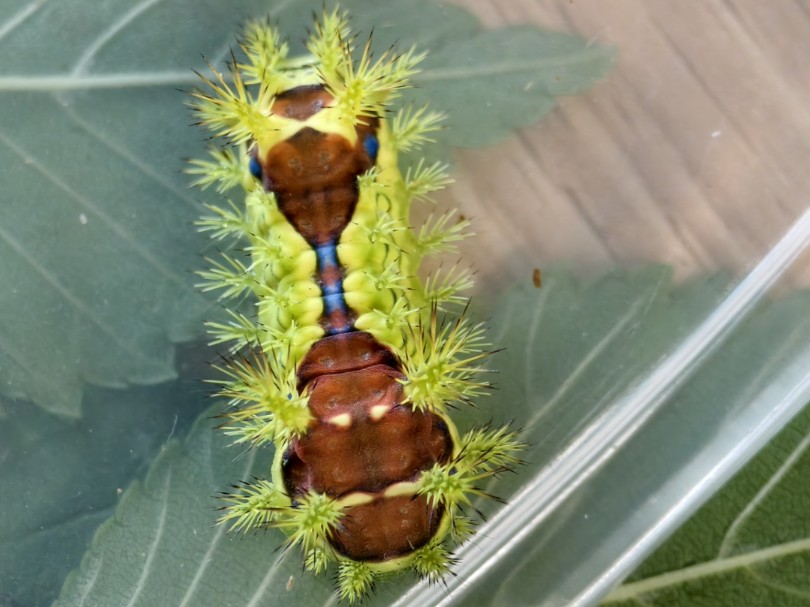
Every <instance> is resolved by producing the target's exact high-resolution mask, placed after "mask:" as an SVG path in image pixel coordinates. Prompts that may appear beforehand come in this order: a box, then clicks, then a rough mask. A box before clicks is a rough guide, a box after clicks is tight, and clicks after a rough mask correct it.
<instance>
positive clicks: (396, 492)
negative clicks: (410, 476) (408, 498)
mask: <svg viewBox="0 0 810 607" xmlns="http://www.w3.org/2000/svg"><path fill="white" fill-rule="evenodd" d="M418 491H419V483H414V482H411V481H403V482H401V483H394V484H393V485H388V487H387V488H386V489H385V491H383V497H399V496H401V495H416V493H417V492H418Z"/></svg>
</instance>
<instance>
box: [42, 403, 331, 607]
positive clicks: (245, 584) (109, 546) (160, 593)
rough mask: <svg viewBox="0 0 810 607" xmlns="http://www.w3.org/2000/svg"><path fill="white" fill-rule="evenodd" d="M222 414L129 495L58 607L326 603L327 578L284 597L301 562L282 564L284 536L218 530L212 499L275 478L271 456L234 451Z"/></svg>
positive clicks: (171, 451) (175, 447) (206, 421)
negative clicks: (257, 479)
mask: <svg viewBox="0 0 810 607" xmlns="http://www.w3.org/2000/svg"><path fill="white" fill-rule="evenodd" d="M218 412H219V407H214V408H213V409H212V410H211V411H208V412H207V413H206V414H204V415H203V416H201V418H200V420H199V421H198V423H197V424H196V426H195V427H194V429H193V430H192V432H191V434H190V435H189V437H188V438H187V440H185V441H184V442H179V441H175V442H173V443H171V444H170V445H169V446H168V448H166V449H165V450H164V451H163V453H161V455H160V457H158V458H157V460H156V461H155V462H154V464H153V465H152V468H151V470H150V471H149V474H148V475H147V477H146V480H145V481H144V482H143V483H136V484H135V485H133V486H132V487H130V488H129V489H128V490H127V492H126V494H125V495H124V497H123V499H122V501H121V504H120V505H119V507H118V510H117V512H116V514H115V516H114V517H113V518H112V519H110V520H108V521H107V522H106V523H105V524H104V525H103V526H102V527H101V528H100V529H99V532H98V534H97V535H96V538H95V539H94V541H93V546H92V547H91V549H90V551H89V552H88V553H87V555H86V556H85V558H84V559H83V561H82V564H81V568H80V569H79V570H78V571H76V572H74V573H73V574H72V575H71V576H70V577H69V578H68V579H67V582H66V583H65V586H64V588H63V589H62V593H61V595H60V597H59V600H58V601H57V602H56V603H55V605H56V606H59V607H69V606H74V605H80V604H84V605H110V606H112V605H124V604H129V605H177V606H180V605H222V606H227V605H234V606H236V605H251V604H252V605H265V604H271V600H272V597H279V596H280V597H285V598H284V604H286V605H299V604H300V605H305V604H314V603H313V602H307V601H316V600H317V601H321V600H324V599H325V598H327V597H328V595H329V593H330V592H331V588H330V587H329V581H328V579H323V578H320V579H318V580H315V579H305V580H299V582H298V583H296V584H295V590H296V592H295V593H292V594H287V593H286V592H285V587H286V585H287V583H288V580H289V579H290V578H291V577H292V578H293V579H296V578H298V577H299V576H300V575H301V562H300V560H297V555H293V556H291V557H290V558H284V557H285V554H286V552H284V551H280V550H279V549H278V548H279V545H280V543H281V540H282V538H283V536H282V535H281V534H280V533H279V532H268V533H261V534H251V535H246V536H242V535H232V534H229V533H227V532H226V528H225V527H224V526H214V525H213V522H214V520H215V518H216V513H215V511H214V508H215V507H216V506H217V505H218V504H217V503H216V499H215V498H214V497H212V496H213V495H215V494H216V493H218V492H219V491H222V490H225V489H227V487H228V485H229V484H230V483H234V482H236V481H239V480H243V479H244V480H247V479H250V478H251V477H252V476H255V475H261V476H266V475H268V474H269V468H270V465H271V462H272V453H273V452H272V449H253V450H247V451H246V450H244V449H240V448H229V447H228V439H227V438H226V437H225V436H224V435H223V433H221V432H215V430H214V428H213V426H214V423H213V422H212V420H211V419H210V417H211V415H214V414H215V413H218ZM287 597H291V600H290V601H289V602H288V600H287ZM292 597H295V598H294V599H293V598H292Z"/></svg>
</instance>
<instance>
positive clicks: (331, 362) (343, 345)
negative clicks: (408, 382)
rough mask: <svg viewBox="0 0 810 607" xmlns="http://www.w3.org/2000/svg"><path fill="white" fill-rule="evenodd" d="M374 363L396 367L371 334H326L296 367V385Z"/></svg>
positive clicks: (391, 358) (302, 384) (395, 362)
mask: <svg viewBox="0 0 810 607" xmlns="http://www.w3.org/2000/svg"><path fill="white" fill-rule="evenodd" d="M373 365H388V366H390V367H392V368H394V369H396V368H398V367H399V365H398V364H397V361H396V358H395V357H394V355H393V354H392V353H391V351H390V350H389V349H388V348H386V347H385V346H383V345H382V344H381V343H380V342H378V341H377V340H376V339H374V337H373V336H372V335H371V334H370V333H366V332H365V331H353V332H351V333H343V334H340V335H329V336H327V337H324V338H323V339H319V340H318V341H317V342H315V344H314V345H313V346H312V348H310V350H309V352H307V355H306V356H305V357H304V360H303V361H301V365H300V366H299V367H298V386H299V389H303V387H304V386H306V385H307V384H308V383H309V382H310V381H312V380H313V379H314V378H316V377H318V376H320V375H325V374H329V373H344V372H346V371H356V370H358V369H363V368H365V367H371V366H373Z"/></svg>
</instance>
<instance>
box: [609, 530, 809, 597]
mask: <svg viewBox="0 0 810 607" xmlns="http://www.w3.org/2000/svg"><path fill="white" fill-rule="evenodd" d="M804 551H808V552H810V537H808V538H805V539H801V540H796V541H793V542H787V543H784V544H777V545H775V546H769V547H768V548H762V549H761V550H754V551H753V552H746V553H745V554H739V555H737V556H732V557H725V558H718V559H714V560H711V561H707V562H705V563H700V564H699V565H692V566H691V567H684V568H683V569H678V570H677V571H668V572H667V573H662V574H661V575H656V576H653V577H649V578H646V579H644V580H639V581H638V582H631V583H629V584H624V585H622V586H619V587H618V588H617V589H616V590H614V591H613V592H611V593H610V594H609V595H608V596H607V597H606V598H605V602H612V601H616V602H618V601H626V600H630V599H634V598H637V597H639V596H642V595H645V594H649V593H651V592H655V591H658V590H663V589H665V588H670V587H673V586H677V585H679V584H684V583H687V582H692V581H695V580H698V579H700V578H705V577H710V576H715V575H720V574H723V573H726V572H728V571H733V570H735V569H741V568H743V567H753V566H755V565H758V564H761V563H765V562H767V561H769V560H772V559H777V558H783V557H786V556H790V555H792V554H796V553H799V552H804Z"/></svg>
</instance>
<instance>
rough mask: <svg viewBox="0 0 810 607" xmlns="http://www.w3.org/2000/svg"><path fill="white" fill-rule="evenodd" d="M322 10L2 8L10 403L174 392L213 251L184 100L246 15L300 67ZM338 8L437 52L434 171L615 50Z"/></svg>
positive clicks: (590, 71)
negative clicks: (272, 27)
mask: <svg viewBox="0 0 810 607" xmlns="http://www.w3.org/2000/svg"><path fill="white" fill-rule="evenodd" d="M322 6H323V2H322V0H307V1H304V2H292V1H290V0H284V1H279V2H275V3H272V2H266V1H264V0H237V1H235V2H226V3H216V2H206V3H200V2H193V1H192V0H165V1H163V2H156V1H155V0H147V1H145V2H142V3H139V4H133V3H132V2H129V1H128V0H110V1H108V2H104V3H102V4H99V3H97V2H87V1H86V0H64V1H60V2H48V3H44V2H43V3H39V2H34V3H28V4H25V3H23V4H22V5H21V4H20V3H19V2H16V1H14V0H2V1H0V24H2V25H1V26H0V32H2V34H1V35H0V53H2V54H3V56H5V57H14V58H15V60H14V61H8V62H6V64H5V66H4V67H3V68H2V70H0V103H2V106H3V108H4V111H3V112H2V113H0V180H1V181H2V183H3V187H4V198H3V200H4V202H3V204H2V205H0V283H2V284H3V285H5V288H3V289H0V308H2V309H3V310H4V314H3V317H2V318H0V386H2V388H0V389H2V391H3V393H5V394H7V395H15V396H24V397H26V398H28V399H30V400H32V401H34V402H36V403H37V404H39V405H40V406H42V407H45V408H46V409H48V410H49V411H52V412H55V413H59V414H62V415H68V416H77V415H79V413H80V403H81V398H82V394H83V391H84V385H85V382H90V383H92V384H96V385H100V386H107V387H123V386H125V385H127V384H130V383H136V384H151V383H155V382H159V381H164V380H166V379H170V378H172V377H174V375H175V371H174V345H173V344H174V343H175V342H179V341H184V340H189V339H191V338H193V337H195V336H196V335H198V334H199V333H200V327H201V319H202V318H203V317H205V316H210V315H211V313H212V312H211V310H210V309H209V308H210V305H211V304H210V303H209V302H208V301H206V299H204V298H203V297H202V296H201V295H200V294H198V293H197V292H196V291H195V289H194V288H193V283H194V282H195V281H194V277H193V275H192V273H191V271H192V270H194V269H197V268H198V267H199V266H200V261H199V259H198V255H199V254H200V252H201V251H203V250H204V249H205V247H206V246H207V244H206V241H205V239H204V238H203V237H201V236H200V235H198V234H197V233H196V232H195V230H194V229H193V227H192V226H191V222H192V221H193V220H194V219H195V218H196V216H197V215H198V214H199V212H200V211H199V208H198V205H197V200H196V199H197V197H198V194H197V193H196V192H195V193H192V192H189V191H187V190H186V184H187V180H186V179H185V177H183V176H182V175H180V173H179V172H180V170H181V169H182V167H183V162H182V160H181V158H182V157H188V156H194V155H198V154H200V148H201V147H202V146H201V141H200V139H201V138H202V137H203V134H202V133H200V132H199V131H198V130H196V129H192V128H189V127H188V123H189V121H190V117H189V115H188V113H187V111H186V108H185V107H184V104H183V102H184V98H183V95H182V94H180V93H178V91H177V90H176V89H177V88H189V87H193V86H195V85H196V82H197V79H196V76H194V75H193V73H192V72H191V68H196V69H198V70H202V71H205V70H206V69H207V68H206V67H205V65H204V63H203V61H202V59H201V57H200V55H201V54H203V55H205V56H206V57H207V58H208V59H209V60H210V61H212V62H213V63H214V64H215V65H217V66H219V67H222V63H223V60H224V58H226V57H227V55H228V49H229V47H230V46H233V45H234V43H235V34H236V32H237V31H238V24H239V22H240V21H241V20H242V19H243V18H244V17H245V16H259V15H262V14H265V13H269V15H270V16H271V18H272V19H273V20H274V21H277V22H278V23H280V24H281V25H282V27H283V28H284V30H285V31H287V32H289V33H290V40H291V44H292V46H293V49H294V50H295V51H300V50H301V40H302V38H303V36H304V32H305V28H306V27H307V26H309V25H310V24H311V20H312V13H313V11H316V12H320V10H321V7H322ZM344 6H345V8H346V9H348V11H349V12H350V13H351V14H353V15H354V20H355V24H356V26H357V28H358V29H359V30H360V31H361V32H362V31H365V32H368V31H370V30H371V28H372V27H373V28H374V41H375V45H377V47H378V48H385V47H387V46H388V45H390V44H392V43H394V42H397V43H398V45H399V47H400V48H406V47H408V46H410V45H411V44H418V45H420V47H421V48H427V49H428V50H431V51H433V55H431V57H430V58H429V59H428V61H427V62H426V65H425V67H426V68H427V69H426V71H425V72H424V74H423V75H422V80H421V81H420V82H418V84H419V85H420V86H422V88H421V89H418V90H417V92H416V94H415V97H414V99H417V100H419V101H422V100H429V101H431V102H433V103H434V105H435V106H436V107H437V108H438V109H445V110H447V112H448V114H450V115H451V116H453V118H452V119H451V122H450V123H449V125H450V128H448V129H447V130H445V131H443V132H442V133H441V134H440V136H441V139H442V141H440V142H439V144H438V145H437V147H434V148H433V151H432V152H431V154H433V155H434V156H436V155H439V156H441V155H445V156H446V154H447V150H446V146H447V145H448V144H452V145H480V144H483V143H490V142H492V141H496V140H498V139H503V138H504V137H506V136H507V135H508V133H509V131H510V129H512V128H515V127H517V126H521V125H524V124H528V123H529V122H531V121H533V120H535V119H537V118H538V117H539V116H540V115H541V114H542V112H544V111H546V110H547V109H548V108H549V107H550V106H551V104H552V95H558V94H568V93H570V92H573V91H575V90H578V89H580V88H582V87H584V86H587V85H589V84H590V83H591V82H592V81H593V80H594V79H595V78H597V77H599V76H600V75H601V74H602V73H604V71H605V70H606V69H607V67H608V65H609V63H610V57H611V53H610V51H607V50H605V49H600V48H598V47H589V46H587V45H586V44H585V43H584V41H580V40H578V39H575V38H573V37H570V36H564V35H560V34H543V33H540V32H538V31H536V30H530V29H527V28H517V29H505V30H498V31H495V32H481V31H480V26H479V25H478V24H477V22H476V21H475V19H474V18H473V17H472V16H471V15H469V14H468V13H466V12H465V11H463V10H462V9H459V8H455V7H452V6H442V5H439V4H436V3H433V2H430V1H428V0H412V1H410V2H397V3H388V4H385V5H381V4H369V3H367V2H361V1H360V0H351V1H347V2H345V3H344ZM360 35H361V37H362V36H364V35H365V34H363V33H361V34H360ZM527 58H528V59H527ZM524 89H525V90H524ZM471 100H476V101H475V102H471Z"/></svg>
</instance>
